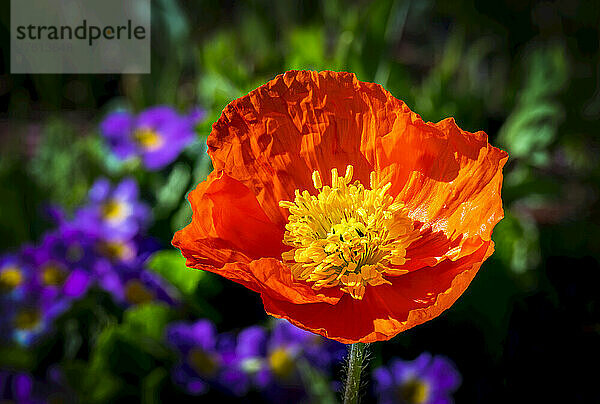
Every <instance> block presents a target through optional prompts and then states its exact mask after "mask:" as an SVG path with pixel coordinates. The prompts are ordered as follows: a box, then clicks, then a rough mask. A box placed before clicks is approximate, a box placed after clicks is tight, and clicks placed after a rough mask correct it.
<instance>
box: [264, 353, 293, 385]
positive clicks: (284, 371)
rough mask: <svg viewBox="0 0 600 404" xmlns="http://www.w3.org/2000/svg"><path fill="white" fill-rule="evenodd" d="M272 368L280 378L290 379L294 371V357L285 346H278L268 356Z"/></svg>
mask: <svg viewBox="0 0 600 404" xmlns="http://www.w3.org/2000/svg"><path fill="white" fill-rule="evenodd" d="M268 361H269V366H270V367H271V370H272V371H273V373H275V375H276V376H277V377H279V378H280V379H288V378H289V377H290V376H291V375H292V373H293V372H294V366H295V364H294V358H293V356H292V354H291V353H290V352H289V351H288V350H287V349H285V348H276V349H274V350H273V351H272V352H271V353H269V356H268Z"/></svg>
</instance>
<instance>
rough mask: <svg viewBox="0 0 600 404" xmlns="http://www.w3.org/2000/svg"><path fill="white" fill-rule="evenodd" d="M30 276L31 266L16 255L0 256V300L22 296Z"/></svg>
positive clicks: (15, 298) (16, 298) (18, 298)
mask: <svg viewBox="0 0 600 404" xmlns="http://www.w3.org/2000/svg"><path fill="white" fill-rule="evenodd" d="M31 276H32V270H31V267H29V266H28V265H26V264H25V263H24V261H23V260H22V259H21V258H20V257H18V256H16V255H6V256H4V257H0V302H4V301H7V300H10V301H16V300H20V298H22V297H23V294H24V292H25V287H26V285H27V284H28V283H29V282H30V280H31Z"/></svg>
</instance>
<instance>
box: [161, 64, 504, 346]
mask: <svg viewBox="0 0 600 404" xmlns="http://www.w3.org/2000/svg"><path fill="white" fill-rule="evenodd" d="M208 153H209V155H210V157H211V159H212V162H213V166H214V171H213V172H212V173H211V174H210V175H209V176H208V179H207V180H206V181H204V182H202V183H201V184H200V185H198V187H197V188H196V189H195V190H194V191H192V192H190V194H189V196H188V199H189V201H190V203H191V205H192V208H193V212H194V214H193V220H192V223H191V224H190V225H188V226H187V227H185V228H184V229H183V230H181V231H179V232H177V233H176V234H175V237H174V238H173V245H174V246H175V247H177V248H179V249H180V250H181V252H182V253H183V255H184V256H185V257H186V258H187V265H188V266H189V267H191V268H197V269H203V270H207V271H211V272H214V273H216V274H219V275H221V276H224V277H226V278H228V279H231V280H233V281H235V282H238V283H240V284H242V285H244V286H246V287H247V288H249V289H252V290H254V291H256V292H258V293H260V294H261V297H262V300H263V303H264V306H265V310H266V311H267V313H269V314H271V315H273V316H275V317H281V318H285V319H288V320H289V321H290V322H292V323H293V324H295V325H297V326H299V327H301V328H304V329H307V330H310V331H313V332H315V333H318V334H321V335H324V336H326V337H328V338H331V339H334V340H338V341H340V342H343V343H354V342H373V341H379V340H387V339H390V338H391V337H393V336H394V335H396V334H398V333H399V332H401V331H403V330H406V329H408V328H411V327H413V326H415V325H418V324H421V323H423V322H425V321H427V320H430V319H432V318H434V317H436V316H438V315H439V314H440V313H441V312H442V311H444V310H445V309H447V308H448V307H450V306H451V305H452V304H453V303H454V301H455V300H456V299H457V298H458V297H459V296H460V295H461V294H462V293H463V292H464V290H465V289H466V288H467V286H468V285H469V283H470V282H471V280H472V279H473V277H474V276H475V274H476V273H477V270H478V269H479V267H480V266H481V264H482V262H483V261H484V260H485V259H486V258H487V257H489V256H490V255H491V254H492V252H493V250H494V243H493V242H492V240H491V234H492V229H493V227H494V225H495V224H496V223H497V222H498V221H499V220H500V219H502V217H503V210H502V201H501V199H500V190H501V187H502V167H503V165H504V164H505V162H506V160H507V159H508V155H507V154H506V152H504V151H502V150H499V149H497V148H495V147H492V146H491V145H490V144H489V143H488V141H487V136H486V134H485V133H483V132H476V133H470V132H467V131H464V130H461V129H460V128H459V127H458V126H457V125H456V124H455V122H454V120H453V119H452V118H448V119H445V120H443V121H441V122H438V123H430V122H427V123H426V122H424V121H423V120H422V119H421V117H419V115H417V114H415V113H414V112H412V111H410V109H409V108H408V107H407V106H406V104H404V103H403V102H402V101H400V100H398V99H396V98H394V97H393V96H392V95H391V94H390V93H389V92H388V91H386V90H384V89H383V88H382V87H381V86H380V85H378V84H373V83H364V82H361V81H358V80H357V79H356V77H355V76H354V74H351V73H337V72H329V71H326V72H319V73H317V72H312V71H290V72H287V73H285V74H283V75H280V76H277V77H276V78H275V79H273V80H272V81H270V82H268V83H267V84H265V85H263V86H261V87H259V88H257V89H256V90H254V91H252V92H250V93H249V94H248V95H246V96H244V97H242V98H239V99H237V100H235V101H233V102H232V103H231V104H229V105H228V106H227V107H226V108H225V110H224V111H223V114H222V115H221V117H220V118H219V120H218V121H217V122H216V123H215V124H214V125H213V130H212V132H211V134H210V136H209V137H208Z"/></svg>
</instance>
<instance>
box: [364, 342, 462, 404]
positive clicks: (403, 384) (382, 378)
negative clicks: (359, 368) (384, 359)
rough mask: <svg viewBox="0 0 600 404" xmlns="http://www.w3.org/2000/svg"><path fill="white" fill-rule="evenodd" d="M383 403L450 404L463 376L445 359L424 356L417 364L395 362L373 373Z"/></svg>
mask: <svg viewBox="0 0 600 404" xmlns="http://www.w3.org/2000/svg"><path fill="white" fill-rule="evenodd" d="M373 379H374V381H375V392H376V394H377V396H378V397H379V402H380V403H384V404H385V403H401V404H451V403H452V402H453V400H452V393H453V392H454V391H455V390H456V389H457V388H458V387H459V386H460V383H461V376H460V373H458V371H457V370H456V367H455V366H454V364H453V363H452V362H451V361H450V360H449V359H447V358H445V357H443V356H431V355H430V354H429V353H422V354H421V355H419V357H418V358H416V359H415V360H414V361H403V360H401V359H394V360H392V361H391V362H390V364H389V366H387V367H380V368H378V369H375V370H374V371H373Z"/></svg>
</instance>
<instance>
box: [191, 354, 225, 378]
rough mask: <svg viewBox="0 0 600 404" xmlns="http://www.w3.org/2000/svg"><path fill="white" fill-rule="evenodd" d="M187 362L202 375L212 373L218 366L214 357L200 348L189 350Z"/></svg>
mask: <svg viewBox="0 0 600 404" xmlns="http://www.w3.org/2000/svg"><path fill="white" fill-rule="evenodd" d="M188 362H189V363H190V365H191V366H192V368H194V370H195V371H196V372H198V374H199V375H202V376H211V375H213V374H214V373H215V372H216V371H217V368H218V367H219V365H218V363H217V361H216V359H215V358H213V357H212V356H211V355H209V354H208V353H206V352H204V350H202V349H200V348H192V349H191V350H190V352H189V354H188Z"/></svg>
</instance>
